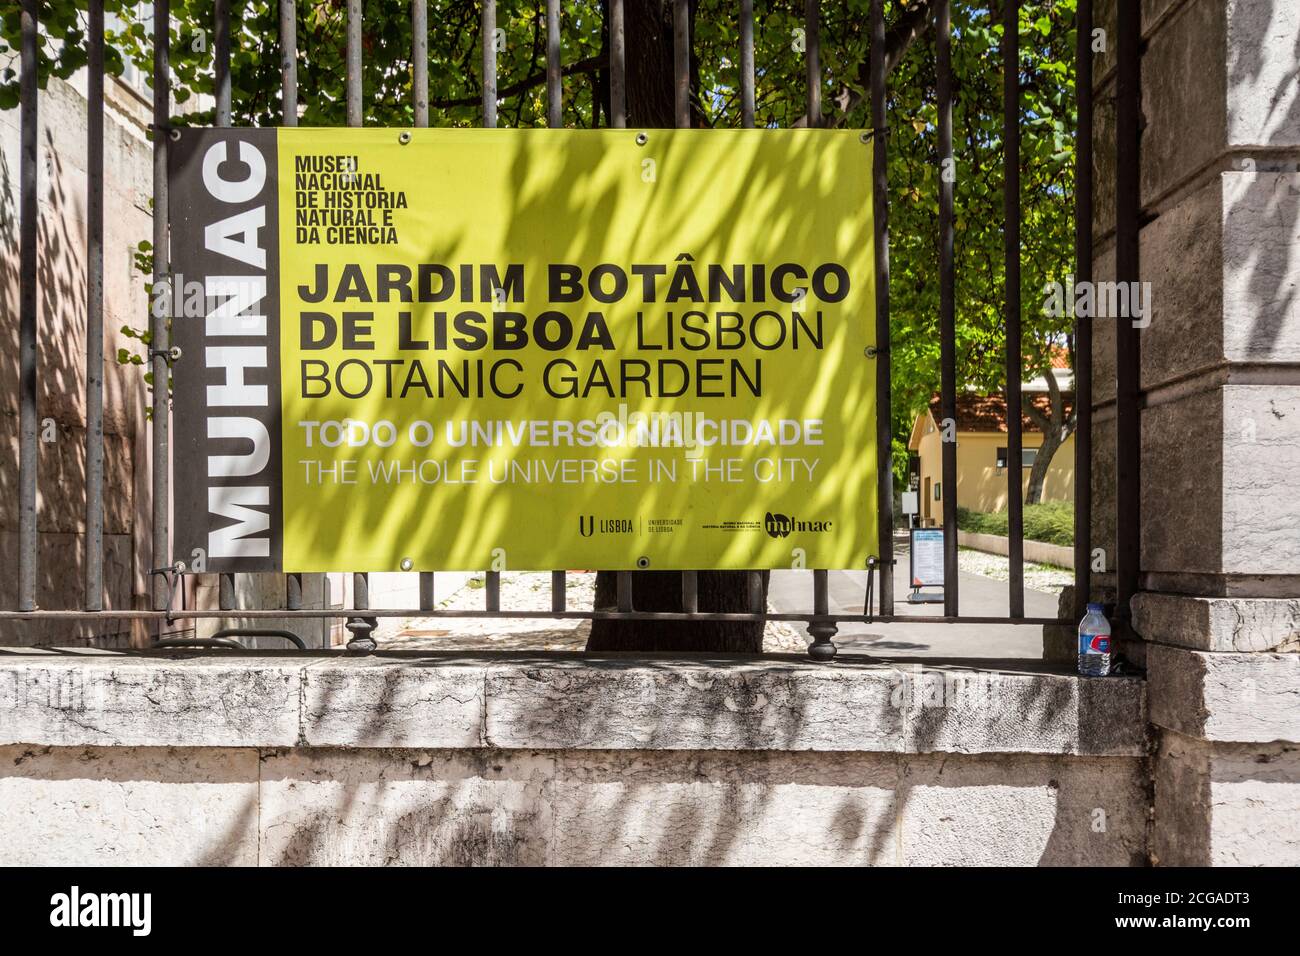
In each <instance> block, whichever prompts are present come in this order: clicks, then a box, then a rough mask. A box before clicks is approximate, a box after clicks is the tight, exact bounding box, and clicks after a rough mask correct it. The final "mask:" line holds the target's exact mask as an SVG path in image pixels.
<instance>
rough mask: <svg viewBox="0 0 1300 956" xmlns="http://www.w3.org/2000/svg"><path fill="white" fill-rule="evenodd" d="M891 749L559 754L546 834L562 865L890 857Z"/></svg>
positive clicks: (893, 856) (894, 776)
mask: <svg viewBox="0 0 1300 956" xmlns="http://www.w3.org/2000/svg"><path fill="white" fill-rule="evenodd" d="M895 761H896V758H895V757H894V756H892V755H889V754H864V753H834V754H827V753H808V752H789V751H785V752H763V753H755V752H749V753H723V752H690V751H686V752H683V751H672V752H664V751H660V752H651V751H616V752H609V751H606V752H597V751H584V752H568V753H565V754H563V755H562V756H561V757H559V758H558V760H557V775H556V781H555V784H554V793H553V801H554V804H553V806H554V811H553V812H554V818H553V826H554V842H553V844H552V847H551V854H550V858H549V860H548V862H550V863H553V864H559V865H566V866H575V865H576V866H598V865H615V866H639V865H658V866H687V865H689V866H722V865H730V866H754V865H758V866H771V865H782V866H784V865H794V866H810V865H813V866H816V865H842V866H868V865H894V864H897V863H898V854H899V848H898V832H897V823H896V813H897V806H896V798H895V790H896V788H897V781H898V769H897V765H896V762H895Z"/></svg>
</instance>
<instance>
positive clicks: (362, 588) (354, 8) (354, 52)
mask: <svg viewBox="0 0 1300 956" xmlns="http://www.w3.org/2000/svg"><path fill="white" fill-rule="evenodd" d="M347 3H348V24H347V26H348V46H347V78H346V88H347V118H348V125H349V126H361V125H362V122H363V111H362V108H361V91H362V84H361V80H362V77H361V12H362V0H347ZM352 597H353V602H352V604H353V607H355V608H357V609H358V610H368V609H369V608H370V575H369V574H366V573H365V572H354V573H353V575H352ZM349 630H351V631H352V635H353V637H352V640H350V641H349V642H348V646H349V647H356V648H357V649H361V650H373V649H374V648H375V646H376V645H375V641H374V637H373V634H374V624H373V623H371V620H370V619H366V618H361V617H354V618H350V619H349Z"/></svg>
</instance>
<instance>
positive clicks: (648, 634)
mask: <svg viewBox="0 0 1300 956" xmlns="http://www.w3.org/2000/svg"><path fill="white" fill-rule="evenodd" d="M690 13H691V33H692V36H693V35H694V32H695V4H694V3H692V4H691V9H690ZM623 16H624V18H625V22H626V36H627V38H628V39H627V114H628V125H629V126H631V127H642V128H645V129H656V128H670V127H672V126H674V125H676V117H675V112H676V111H675V109H674V104H673V4H672V0H625V2H624V6H623ZM693 61H694V57H692V65H694V62H693ZM691 72H692V78H694V75H695V70H694V69H692V71H691ZM631 574H632V606H633V607H634V608H636V609H637V610H638V611H679V612H680V611H681V610H683V608H682V575H681V572H680V571H633V572H631ZM762 578H763V600H764V601H765V602H766V600H767V582H768V573H767V572H766V571H765V572H763V575H762ZM697 593H698V595H699V609H700V610H701V611H715V612H739V613H743V612H746V611H748V610H749V587H748V582H747V580H746V572H744V571H701V572H699V576H698V588H697ZM617 606H618V598H617V579H616V577H615V573H614V572H613V571H600V572H597V574H596V603H595V607H596V610H598V611H609V610H614V609H615V608H616V607H617ZM762 649H763V625H762V624H759V623H748V624H737V623H727V622H723V621H663V622H656V621H593V622H592V624H591V637H590V638H589V639H588V640H587V650H589V651H717V652H727V653H742V654H746V653H747V654H757V653H759V652H761V651H762Z"/></svg>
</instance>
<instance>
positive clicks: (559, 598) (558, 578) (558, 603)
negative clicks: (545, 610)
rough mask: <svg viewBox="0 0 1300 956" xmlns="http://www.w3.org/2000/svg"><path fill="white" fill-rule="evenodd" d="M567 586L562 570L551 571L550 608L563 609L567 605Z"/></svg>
mask: <svg viewBox="0 0 1300 956" xmlns="http://www.w3.org/2000/svg"><path fill="white" fill-rule="evenodd" d="M568 596H569V595H568V588H567V586H566V585H565V582H564V572H563V571H552V572H551V610H552V611H563V610H564V609H565V608H566V607H567V606H568Z"/></svg>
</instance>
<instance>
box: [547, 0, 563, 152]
mask: <svg viewBox="0 0 1300 956" xmlns="http://www.w3.org/2000/svg"><path fill="white" fill-rule="evenodd" d="M563 108H564V102H563V88H562V86H561V84H560V0H546V125H547V126H549V127H551V128H552V129H558V128H559V127H561V126H563V125H564V119H563V116H564V114H563Z"/></svg>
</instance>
